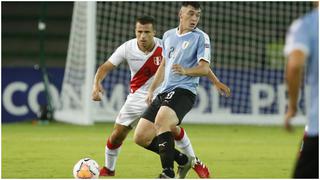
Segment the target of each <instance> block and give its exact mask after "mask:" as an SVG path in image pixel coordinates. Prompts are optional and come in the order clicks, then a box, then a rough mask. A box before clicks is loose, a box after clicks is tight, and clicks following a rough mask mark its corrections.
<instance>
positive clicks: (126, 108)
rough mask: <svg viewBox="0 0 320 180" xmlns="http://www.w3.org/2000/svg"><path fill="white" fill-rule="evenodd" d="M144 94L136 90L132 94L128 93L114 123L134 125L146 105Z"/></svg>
mask: <svg viewBox="0 0 320 180" xmlns="http://www.w3.org/2000/svg"><path fill="white" fill-rule="evenodd" d="M146 95H147V94H146V93H140V92H138V91H136V92H135V93H133V94H131V93H130V94H129V95H128V96H127V99H126V102H125V103H124V105H123V106H122V108H121V110H120V112H119V114H118V116H117V118H116V123H117V124H121V125H123V126H128V127H131V128H133V127H135V126H136V125H137V123H138V121H139V119H140V117H141V115H142V113H143V112H144V111H145V110H146V109H147V107H148V105H147V103H146Z"/></svg>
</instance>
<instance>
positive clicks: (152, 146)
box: [145, 136, 188, 165]
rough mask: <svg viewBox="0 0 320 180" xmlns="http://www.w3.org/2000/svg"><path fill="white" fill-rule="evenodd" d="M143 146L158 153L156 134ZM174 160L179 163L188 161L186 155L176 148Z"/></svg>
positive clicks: (182, 163)
mask: <svg viewBox="0 0 320 180" xmlns="http://www.w3.org/2000/svg"><path fill="white" fill-rule="evenodd" d="M145 148H146V149H148V150H150V151H152V152H155V153H157V154H159V142H158V137H157V136H156V137H155V138H153V140H152V141H151V143H150V144H149V145H148V146H147V147H145ZM174 161H176V162H177V163H178V164H179V165H184V164H186V163H187V162H188V157H187V156H186V155H185V154H182V153H180V152H179V151H178V150H177V149H174Z"/></svg>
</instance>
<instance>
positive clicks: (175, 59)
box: [135, 1, 214, 178]
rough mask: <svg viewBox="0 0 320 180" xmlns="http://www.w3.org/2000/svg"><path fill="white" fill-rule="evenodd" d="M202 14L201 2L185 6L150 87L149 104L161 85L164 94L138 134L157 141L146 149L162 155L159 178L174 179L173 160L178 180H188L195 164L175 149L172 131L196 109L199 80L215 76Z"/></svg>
mask: <svg viewBox="0 0 320 180" xmlns="http://www.w3.org/2000/svg"><path fill="white" fill-rule="evenodd" d="M200 14H201V9H200V4H199V2H190V1H189V2H183V3H182V6H181V9H180V12H179V18H180V23H179V26H178V27H177V28H174V29H171V30H169V31H167V32H166V33H165V34H164V35H163V52H162V55H163V60H162V63H161V65H160V67H159V69H158V71H157V73H156V75H155V79H154V81H153V83H152V84H151V86H150V87H149V92H148V98H147V101H148V102H149V103H151V101H152V97H153V93H154V90H155V89H156V88H157V87H158V86H159V85H160V84H161V83H162V86H161V88H162V90H161V93H160V94H159V95H158V96H157V97H156V98H155V99H154V100H153V101H152V103H151V104H150V106H149V107H148V109H147V110H146V111H145V112H144V114H143V115H142V118H141V119H140V121H139V124H138V125H137V129H136V131H135V133H137V132H143V133H144V134H145V136H146V137H154V138H153V139H152V142H151V143H150V144H149V145H148V148H147V149H149V150H153V151H156V150H157V151H159V155H160V159H161V165H162V172H161V174H160V176H159V177H160V178H174V177H175V173H174V171H173V169H174V163H173V162H174V160H175V161H176V162H177V163H178V164H179V167H178V178H185V177H186V175H187V173H188V171H189V169H190V168H191V167H192V165H193V163H194V159H192V158H190V157H188V156H186V155H184V154H182V153H180V152H179V151H178V150H176V149H174V138H173V136H172V131H173V130H174V128H175V127H176V125H179V124H180V123H181V121H182V119H183V117H184V116H185V115H186V114H187V113H188V112H189V111H190V110H191V108H192V107H193V105H194V102H195V98H196V88H197V86H198V84H199V77H200V76H209V77H210V76H214V74H213V72H212V71H211V69H210V67H209V64H210V54H211V52H210V49H211V48H210V39H209V37H208V35H207V34H206V33H204V32H203V31H201V30H200V29H198V28H197V27H196V26H197V24H198V22H199V19H200ZM150 122H151V123H152V124H153V123H154V125H155V129H156V132H152V131H150V130H149V129H146V128H145V127H150V129H151V128H152V127H154V126H152V125H150V124H151V123H150ZM148 123H149V124H148ZM140 125H142V126H140ZM141 127H143V128H144V129H143V130H142V129H140V128H141ZM152 133H154V134H152ZM135 137H136V134H135ZM135 139H136V138H135ZM135 141H136V140H135Z"/></svg>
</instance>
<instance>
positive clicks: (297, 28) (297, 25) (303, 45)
mask: <svg viewBox="0 0 320 180" xmlns="http://www.w3.org/2000/svg"><path fill="white" fill-rule="evenodd" d="M309 34H310V33H309V32H308V28H305V26H304V23H303V21H302V19H299V20H296V21H294V22H293V23H292V25H291V26H290V28H289V30H288V32H287V35H286V43H285V47H284V54H285V56H288V55H289V54H290V53H291V52H292V51H293V50H301V51H302V52H304V54H305V55H306V56H308V55H309V52H310V48H309V44H310V42H309V41H310V40H309V39H310V38H309Z"/></svg>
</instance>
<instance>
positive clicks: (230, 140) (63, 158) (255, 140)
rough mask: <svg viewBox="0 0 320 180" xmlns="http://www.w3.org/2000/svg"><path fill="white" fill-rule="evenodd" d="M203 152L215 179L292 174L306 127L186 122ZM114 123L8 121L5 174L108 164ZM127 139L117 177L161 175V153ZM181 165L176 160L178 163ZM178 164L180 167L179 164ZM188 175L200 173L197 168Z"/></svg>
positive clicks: (49, 173) (54, 172)
mask: <svg viewBox="0 0 320 180" xmlns="http://www.w3.org/2000/svg"><path fill="white" fill-rule="evenodd" d="M183 127H184V128H185V129H186V131H187V133H188V135H189V137H190V139H191V141H192V144H193V148H194V150H195V152H196V154H197V156H198V157H199V158H200V159H201V160H202V161H203V162H205V163H206V164H207V165H208V167H209V168H210V170H211V173H212V175H213V176H212V177H213V178H290V176H291V171H292V168H293V166H294V162H295V159H296V155H297V152H298V149H299V144H300V139H301V137H302V135H303V128H302V127H298V128H296V129H295V132H294V133H287V132H285V131H284V130H283V128H282V127H276V126H239V125H195V124H185V125H183ZM112 128H113V124H110V123H97V124H95V125H94V126H76V125H69V124H63V123H50V124H49V125H32V124H31V123H30V122H24V123H15V124H2V178H73V177H72V169H73V166H74V164H75V163H76V162H77V161H78V160H79V159H81V158H84V157H90V158H92V159H94V160H96V161H97V162H98V163H99V164H100V165H103V164H104V146H105V142H106V137H107V136H108V135H109V134H110V132H111V130H112ZM132 135H133V133H132V132H131V133H130V134H129V136H128V138H127V140H126V141H125V142H124V144H123V146H122V149H121V152H120V156H119V158H118V161H117V166H116V176H115V177H113V178H155V177H157V176H158V174H159V173H160V171H161V168H160V160H159V156H158V155H156V154H154V153H152V152H149V151H146V150H145V149H143V148H141V147H139V146H137V145H135V144H134V142H133V140H132ZM175 166H176V165H175ZM175 168H176V167H175ZM187 178H197V176H196V174H195V173H194V172H193V171H192V170H191V171H190V173H189V175H188V176H187Z"/></svg>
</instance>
